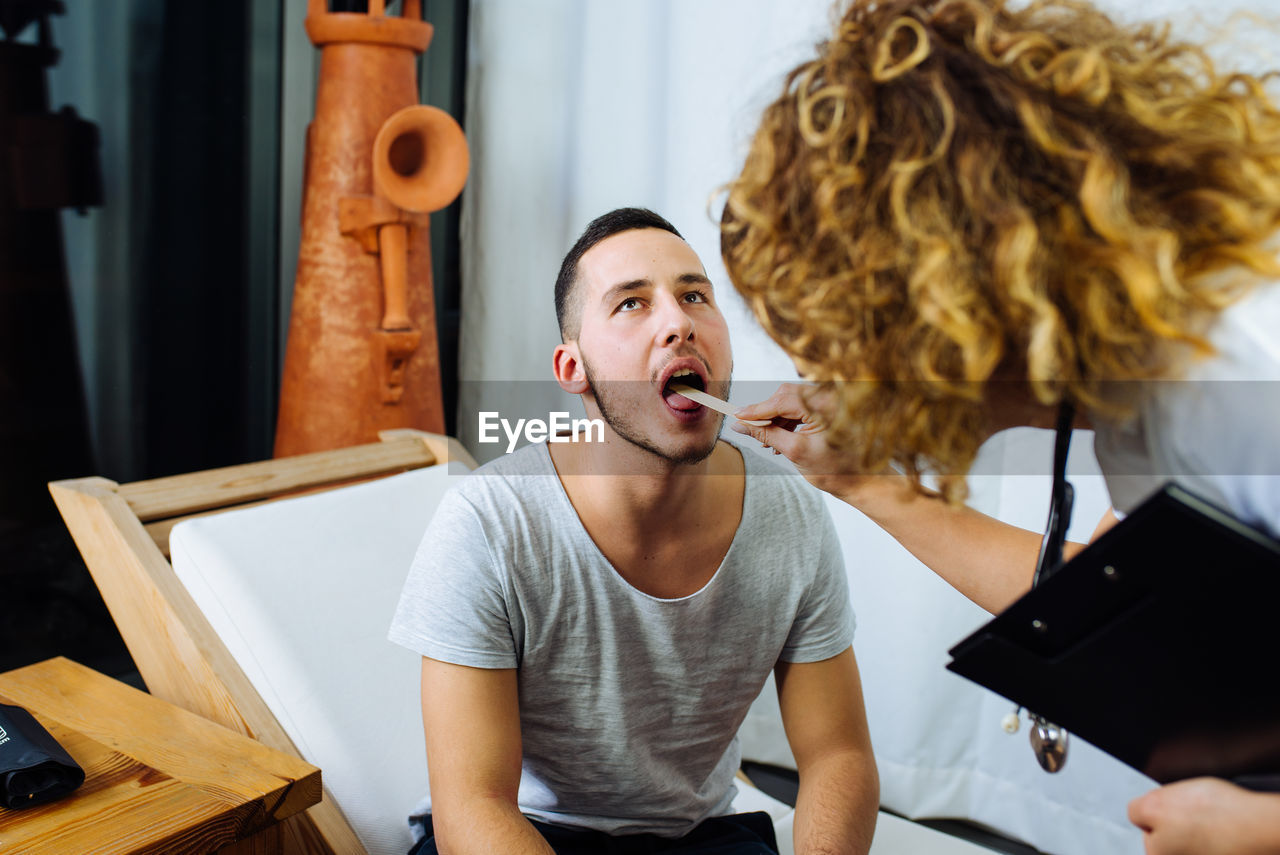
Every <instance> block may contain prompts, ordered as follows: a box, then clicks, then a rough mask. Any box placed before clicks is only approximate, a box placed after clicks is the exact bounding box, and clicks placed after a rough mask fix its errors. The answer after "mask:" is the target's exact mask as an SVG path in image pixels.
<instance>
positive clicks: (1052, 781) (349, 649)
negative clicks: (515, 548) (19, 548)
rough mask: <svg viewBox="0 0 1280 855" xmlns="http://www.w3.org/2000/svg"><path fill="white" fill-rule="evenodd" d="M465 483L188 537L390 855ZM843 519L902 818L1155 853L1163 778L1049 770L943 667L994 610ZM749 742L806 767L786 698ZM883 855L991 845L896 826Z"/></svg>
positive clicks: (1076, 751)
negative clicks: (400, 625)
mask: <svg viewBox="0 0 1280 855" xmlns="http://www.w3.org/2000/svg"><path fill="white" fill-rule="evenodd" d="M1030 439H1031V440H1032V444H1033V445H1034V444H1035V441H1036V440H1037V439H1038V438H1036V437H1030ZM1006 451H1007V449H1002V451H1001V453H1005V452H1006ZM458 477H465V476H464V475H463V474H461V470H460V469H458V468H457V467H455V468H454V470H453V472H452V474H451V473H450V470H449V468H448V467H445V466H434V467H430V468H427V469H421V470H417V471H413V472H408V473H405V474H402V475H396V476H392V477H389V478H385V479H381V480H379V481H375V482H371V483H366V484H360V485H356V486H351V487H346V488H342V489H339V490H335V491H332V492H327V493H321V494H317V495H312V496H304V497H300V498H295V499H287V500H283V501H278V502H275V503H272V504H268V505H264V506H261V507H255V508H251V509H246V510H239V511H229V512H226V513H223V514H219V515H217V516H211V517H203V518H197V519H192V520H189V521H186V522H183V523H180V524H179V525H177V526H176V527H175V528H174V529H173V532H172V534H171V537H170V541H169V543H170V549H171V553H172V562H173V567H174V570H175V572H176V573H177V575H178V577H179V578H180V579H181V581H182V582H183V583H184V584H185V586H186V588H187V589H188V591H189V592H190V593H191V595H192V597H193V599H194V600H195V601H196V603H197V604H198V606H199V608H200V610H201V611H202V612H203V613H204V615H205V616H206V617H207V618H208V620H209V622H210V624H211V625H212V626H213V628H214V629H215V630H216V632H217V633H218V635H219V636H220V637H221V639H222V641H223V643H224V644H225V645H226V647H227V648H228V649H229V651H230V652H231V654H232V655H233V656H234V658H235V659H236V661H237V662H238V663H239V664H240V667H241V668H242V669H243V670H244V672H245V674H246V676H247V677H248V678H249V680H250V681H251V682H252V684H253V685H254V687H255V688H256V689H257V691H258V693H259V694H260V695H261V696H262V698H263V700H264V701H265V702H266V704H267V706H268V707H269V708H270V709H271V711H272V713H274V715H275V717H276V718H277V719H278V720H279V721H280V723H281V725H282V726H283V728H284V729H285V731H286V732H287V733H288V735H289V736H290V737H291V738H292V739H293V741H294V743H295V744H296V745H297V746H298V748H299V750H300V751H301V753H302V754H303V755H304V756H305V757H306V758H307V759H308V760H310V761H311V762H313V763H315V764H316V765H318V766H320V767H321V769H322V770H323V774H324V782H325V785H326V787H327V788H328V790H329V791H330V792H331V793H332V794H333V796H334V798H335V800H336V802H337V804H338V806H339V807H340V808H341V810H342V811H343V813H344V814H345V815H346V817H347V819H348V821H349V822H350V823H351V825H352V827H353V828H354V830H355V831H356V833H357V835H358V836H359V837H360V839H361V842H362V843H363V844H364V846H365V848H366V849H367V850H368V851H369V852H370V853H379V855H381V853H402V852H404V851H405V850H406V849H407V848H408V846H409V843H410V840H409V837H408V831H407V828H406V826H405V817H406V816H407V815H408V813H409V812H410V810H411V808H412V807H413V806H414V804H415V802H417V800H418V799H419V797H420V796H421V794H422V792H423V790H424V788H425V786H426V780H427V776H426V763H425V756H424V749H423V738H422V730H421V720H420V717H419V705H418V704H419V701H418V670H419V662H418V658H417V657H416V656H415V655H414V654H412V653H410V652H409V651H407V650H405V649H402V648H400V647H398V646H396V645H394V644H392V643H390V642H388V641H387V640H386V630H387V625H388V623H389V621H390V617H391V614H392V612H393V610H394V607H395V604H396V601H397V598H398V596H399V591H400V586H401V583H402V581H403V579H404V576H405V574H406V571H407V568H408V566H409V563H410V560H411V559H412V557H413V554H414V551H415V549H416V547H417V545H418V541H419V539H420V537H421V534H422V531H423V529H424V528H425V527H426V524H427V521H428V519H429V518H430V514H431V512H432V509H433V508H434V507H435V505H436V503H437V502H438V501H439V498H440V496H441V495H442V494H443V492H444V491H445V490H447V489H448V487H449V486H450V484H451V483H452V481H453V479H454V478H458ZM1033 480H1034V479H1033ZM1077 480H1079V479H1077ZM974 483H975V492H974V500H975V503H976V504H978V505H979V506H982V507H987V508H991V509H998V508H1000V507H1003V506H1004V505H1005V504H1008V503H1011V502H1012V503H1015V504H1019V505H1020V504H1021V502H1022V500H1021V499H1018V498H1015V497H1014V496H1013V495H1006V494H1009V493H1010V492H1011V491H1010V487H1009V484H1010V479H1009V478H1004V479H999V480H997V479H995V478H994V477H993V478H986V479H985V480H984V478H982V477H980V478H978V479H975V482H974ZM1078 486H1080V487H1082V489H1081V491H1080V492H1081V493H1082V494H1085V493H1087V492H1088V491H1089V486H1088V485H1087V484H1078ZM1038 490H1039V488H1038V487H1031V488H1029V491H1031V492H1037V491H1038ZM1012 492H1013V493H1018V492H1020V490H1013V491H1012ZM1046 492H1047V491H1046ZM1095 498H1096V497H1095ZM832 504H833V507H832V511H833V515H834V516H835V517H836V522H837V527H838V528H839V530H840V531H841V536H842V539H843V542H844V547H845V555H846V561H847V564H848V570H849V574H850V580H851V590H852V596H853V600H854V605H855V608H856V609H857V612H858V618H859V629H858V635H857V641H856V648H857V653H858V657H859V662H860V665H861V668H862V672H863V679H864V683H865V690H866V696H867V704H868V712H869V715H870V720H871V728H872V738H873V741H874V742H875V747H876V752H877V759H878V761H879V764H880V774H881V789H882V800H883V803H884V805H885V806H887V807H889V808H891V809H893V810H894V811H896V812H899V813H902V814H904V815H907V816H911V817H962V818H967V819H971V820H974V821H977V822H979V823H981V824H985V825H988V826H991V827H993V828H995V829H998V830H1000V831H1002V832H1004V833H1006V834H1009V835H1011V836H1014V837H1017V838H1020V839H1022V840H1026V841H1028V842H1031V843H1033V844H1035V845H1036V846H1038V847H1039V848H1041V849H1043V850H1044V851H1046V852H1057V853H1063V855H1066V853H1089V855H1099V853H1101V854H1102V855H1106V853H1116V854H1117V855H1119V853H1121V852H1131V853H1137V852H1139V851H1140V844H1137V843H1136V842H1135V841H1136V837H1135V836H1134V835H1133V834H1132V833H1130V832H1129V831H1128V830H1127V829H1126V828H1125V827H1124V824H1123V809H1124V802H1125V801H1126V800H1127V798H1128V797H1129V796H1130V795H1136V794H1137V793H1139V792H1141V791H1143V790H1144V789H1145V786H1144V782H1142V781H1140V780H1138V776H1136V773H1128V775H1126V772H1127V770H1126V769H1125V768H1124V767H1120V766H1119V764H1117V763H1114V762H1113V761H1108V759H1107V758H1105V757H1103V756H1101V755H1099V754H1098V753H1097V752H1091V751H1089V750H1088V747H1087V746H1084V745H1081V744H1079V743H1077V744H1076V745H1075V746H1073V749H1072V755H1071V758H1070V761H1069V763H1068V766H1067V770H1066V771H1065V772H1064V773H1063V774H1062V775H1060V776H1058V777H1057V778H1050V777H1049V776H1047V775H1044V774H1043V773H1042V772H1040V770H1039V768H1038V767H1036V766H1035V763H1034V761H1033V760H1032V757H1031V755H1030V752H1029V750H1028V749H1027V748H1026V744H1025V738H1012V739H1011V738H1009V737H1007V736H1005V735H1004V734H1003V733H1002V732H1001V731H1000V727H999V721H1000V718H1001V716H1002V715H1004V713H1006V712H1008V711H1009V709H1010V705H1009V704H1006V703H1004V702H1002V701H1000V700H999V699H997V698H995V697H994V696H992V695H990V693H987V692H985V691H983V690H981V689H978V688H977V687H974V686H971V685H969V684H967V683H966V682H965V681H963V680H962V679H961V678H959V677H956V676H954V675H952V674H950V673H948V672H946V671H944V670H943V663H944V662H945V661H946V656H945V653H946V649H947V648H948V647H949V646H950V645H951V644H953V643H954V642H955V641H958V640H959V639H960V638H962V637H963V636H964V635H965V634H966V633H967V632H968V631H969V630H971V629H972V628H974V627H975V626H977V625H978V623H980V622H981V620H982V619H983V615H982V613H981V612H980V610H978V609H977V608H976V607H973V606H972V605H971V604H968V603H967V601H965V600H964V599H963V598H960V597H958V595H955V594H954V592H953V591H951V590H950V589H949V588H947V587H946V586H945V585H944V584H942V583H941V582H939V581H938V580H937V579H936V578H934V577H933V576H932V574H930V573H928V571H926V570H924V569H923V568H921V567H920V566H919V565H918V564H916V563H915V562H914V561H913V560H912V559H910V557H909V556H906V555H905V553H904V552H903V551H902V550H901V549H900V547H898V546H897V544H895V543H894V542H893V541H892V540H891V539H889V538H887V537H885V536H884V535H883V534H882V533H881V532H879V530H878V529H876V528H875V527H874V526H872V525H870V524H869V523H867V522H866V521H865V519H862V518H861V517H860V515H858V514H857V513H856V512H854V511H852V510H851V509H849V508H847V507H844V506H838V505H837V504H836V503H834V502H833V503H832ZM1041 504H1043V502H1042V503H1041ZM1094 504H1096V502H1095V503H1094ZM1079 507H1080V510H1079V512H1078V514H1079V516H1080V517H1086V516H1089V515H1090V509H1091V502H1090V500H1089V499H1088V498H1087V497H1085V496H1083V495H1082V501H1080V502H1079ZM1024 510H1026V511H1027V513H1031V509H1030V508H1029V507H1028V508H1025V509H1024ZM1099 513H1100V511H1099ZM1095 516H1096V515H1095ZM1039 517H1040V518H1042V517H1043V513H1040V515H1039ZM1023 522H1025V523H1026V524H1027V525H1028V526H1029V527H1038V525H1039V523H1038V522H1037V521H1036V519H1028V520H1023ZM904 556H905V557H904ZM742 739H743V746H744V756H745V757H747V758H749V759H755V760H760V761H763V762H769V763H774V764H779V765H788V764H789V763H791V764H793V761H791V759H790V754H789V752H788V750H787V746H786V741H785V738H784V737H783V736H782V731H781V722H780V720H779V718H778V715H777V704H776V700H775V699H774V698H773V697H772V690H771V689H766V692H765V693H764V694H763V695H762V697H761V700H760V701H758V702H757V704H756V706H755V707H753V710H752V714H751V715H750V716H749V718H748V721H747V722H746V724H745V725H744V727H743V730H742ZM739 806H741V807H744V808H747V809H754V807H756V806H760V807H762V808H763V809H767V810H769V811H770V812H771V813H772V814H773V815H774V816H775V823H776V825H777V826H778V828H779V831H780V834H779V837H780V841H781V842H783V845H784V846H785V847H787V848H788V849H789V845H790V840H789V837H790V835H789V829H790V821H791V817H790V809H789V808H788V807H787V806H785V805H783V804H781V803H779V802H776V801H773V800H771V799H769V798H768V797H767V796H765V795H764V794H762V793H758V792H751V791H747V790H744V792H743V795H742V796H741V802H740V805H739ZM873 851H874V853H875V855H897V853H903V855H905V853H912V855H917V853H918V855H965V854H966V853H976V852H982V851H986V850H981V849H979V848H978V847H975V846H972V845H971V844H967V843H963V842H961V841H959V840H956V839H954V838H950V837H947V836H945V835H942V834H940V833H938V832H934V831H931V830H928V829H925V828H923V827H921V826H918V825H914V824H912V823H908V822H904V821H902V820H900V819H897V818H895V817H893V816H889V815H886V814H882V817H881V822H880V825H879V831H878V833H877V839H876V847H875V849H874V850H873Z"/></svg>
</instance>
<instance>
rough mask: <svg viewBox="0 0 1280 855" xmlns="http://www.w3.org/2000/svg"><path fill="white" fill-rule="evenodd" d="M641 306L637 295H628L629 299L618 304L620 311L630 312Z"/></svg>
mask: <svg viewBox="0 0 1280 855" xmlns="http://www.w3.org/2000/svg"><path fill="white" fill-rule="evenodd" d="M639 307H640V301H639V300H637V299H636V298H635V297H628V298H627V299H625V300H623V301H622V302H621V303H619V304H618V311H620V312H629V311H631V310H632V309H638V308H639Z"/></svg>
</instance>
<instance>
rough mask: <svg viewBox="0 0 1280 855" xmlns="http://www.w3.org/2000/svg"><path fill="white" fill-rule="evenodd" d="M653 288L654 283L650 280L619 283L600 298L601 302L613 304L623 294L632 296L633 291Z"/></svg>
mask: <svg viewBox="0 0 1280 855" xmlns="http://www.w3.org/2000/svg"><path fill="white" fill-rule="evenodd" d="M652 286H653V282H652V281H651V280H649V279H632V280H631V281H630V282H619V283H618V284H617V285H614V286H613V287H611V288H610V289H609V290H607V291H605V292H604V296H603V297H601V298H600V302H601V303H612V302H613V301H614V300H615V299H617V298H618V297H621V296H622V295H623V294H630V293H631V292H632V291H640V290H642V289H644V288H649V287H652Z"/></svg>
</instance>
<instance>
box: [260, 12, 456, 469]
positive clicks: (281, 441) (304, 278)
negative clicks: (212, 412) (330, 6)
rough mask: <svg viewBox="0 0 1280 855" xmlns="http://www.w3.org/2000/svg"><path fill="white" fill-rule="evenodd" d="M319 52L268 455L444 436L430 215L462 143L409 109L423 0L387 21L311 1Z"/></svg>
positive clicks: (429, 115) (440, 118)
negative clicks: (392, 431)
mask: <svg viewBox="0 0 1280 855" xmlns="http://www.w3.org/2000/svg"><path fill="white" fill-rule="evenodd" d="M309 3H310V5H309V7H308V14H307V19H306V27H307V34H308V35H309V36H310V38H311V41H312V42H313V43H314V44H315V45H317V46H318V47H319V48H320V49H321V58H320V79H319V84H318V86H317V89H316V111H315V118H314V120H313V121H312V123H311V126H310V127H309V128H308V130H307V160H306V176H305V182H304V187H305V189H304V195H303V204H302V243H301V247H300V249H299V252H298V272H297V279H296V280H295V283H294V293H293V307H292V314H291V317H290V324H289V341H288V347H287V349H286V353H285V364H284V377H283V381H282V384H281V391H280V411H279V420H278V422H277V426H276V445H275V454H276V456H277V457H284V456H288V455H293V454H302V453H305V452H311V451H321V450H325V449H331V448H339V447H344V446H349V445H356V444H359V443H365V442H372V441H376V440H377V432H378V431H380V430H384V429H387V428H402V427H412V428H419V429H422V430H428V431H434V432H443V431H444V413H443V405H442V402H441V393H440V367H439V355H438V351H437V346H436V327H435V308H434V303H433V297H432V287H431V248H430V236H429V233H428V218H427V214H428V212H430V211H436V210H439V209H441V208H443V207H445V206H446V205H448V204H449V203H450V202H451V201H452V200H453V199H454V198H455V197H456V196H457V195H458V193H460V192H461V190H462V185H463V184H464V182H465V181H466V175H467V168H468V163H469V161H468V153H467V146H466V140H465V139H464V137H463V135H462V130H461V129H460V128H459V127H458V125H457V123H456V122H455V121H454V120H453V119H452V118H451V117H450V116H449V115H448V114H447V113H445V112H443V111H441V110H437V109H435V108H433V107H426V106H420V105H419V104H418V84H417V73H416V60H417V55H418V54H420V53H422V52H423V51H424V50H426V48H427V44H428V43H429V42H430V41H431V34H432V27H431V25H430V24H428V23H426V22H424V21H422V20H421V17H422V6H421V0H405V2H404V10H403V14H402V15H401V16H399V17H397V16H388V15H387V14H386V12H385V4H384V2H383V0H370V2H369V11H368V13H367V14H365V13H331V12H329V11H328V10H327V8H326V6H325V0H309Z"/></svg>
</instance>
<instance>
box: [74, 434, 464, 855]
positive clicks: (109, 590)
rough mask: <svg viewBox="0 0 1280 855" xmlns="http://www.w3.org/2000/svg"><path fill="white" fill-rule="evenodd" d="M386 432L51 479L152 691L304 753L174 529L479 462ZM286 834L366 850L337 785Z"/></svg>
mask: <svg viewBox="0 0 1280 855" xmlns="http://www.w3.org/2000/svg"><path fill="white" fill-rule="evenodd" d="M380 438H381V440H382V441H381V442H377V443H372V444H369V445H362V446H356V447H352V448H345V449H340V450H336V451H326V452H320V453H315V454H307V455H301V456H298V457H290V458H282V459H278V460H268V461H262V462H258V463H249V464H245V465H240V466H230V467H226V468H222V469H212V470H208V471H204V472H196V473H192V474H186V475H176V476H173V477H169V478H158V479H154V480H148V481H137V482H134V483H131V484H117V483H115V482H113V481H109V480H107V479H105V478H96V477H93V478H79V479H74V480H67V481H58V482H54V483H52V484H50V485H49V489H50V492H51V493H52V494H53V498H54V501H55V502H56V503H57V506H58V510H59V511H60V513H61V514H62V517H63V519H64V520H65V521H66V524H67V527H68V529H70V531H71V534H72V537H73V538H74V539H75V542H76V545H77V546H78V547H79V549H80V552H81V554H82V555H83V557H84V560H85V563H86V564H87V565H88V567H89V571H90V572H91V573H92V575H93V578H94V581H95V582H96V583H97V586H98V588H99V590H100V591H101V592H102V597H103V599H104V601H105V602H106V604H107V607H108V608H109V609H110V611H111V614H112V616H113V618H114V619H115V622H116V625H117V626H118V627H119V630H120V633H121V635H122V636H123V637H124V640H125V643H126V644H127V645H128V648H129V652H130V653H131V654H132V656H133V660H134V662H135V663H136V664H137V667H138V670H139V672H140V673H141V675H142V678H143V679H144V680H145V681H146V684H147V687H148V689H149V690H150V691H151V693H152V694H153V695H155V696H157V697H159V698H162V699H164V700H166V701H169V702H170V703H173V704H176V705H177V706H180V707H183V708H185V709H187V710H190V711H192V712H194V713H197V714H199V715H201V716H203V717H205V718H208V719H211V720H213V721H216V722H219V723H220V724H222V725H224V726H226V727H229V728H231V729H233V730H236V731H239V732H241V733H244V734H246V735H247V736H250V737H252V738H253V739H256V740H258V741H260V742H262V743H264V744H266V745H269V746H271V747H273V748H276V749H279V750H281V751H285V752H288V753H291V754H293V755H295V756H299V757H301V756H302V754H301V753H300V752H299V751H298V749H297V747H296V746H295V745H294V743H293V742H292V740H291V739H290V738H289V736H288V735H287V734H286V732H285V730H284V728H283V727H282V726H281V724H280V722H279V721H278V720H277V719H276V717H275V716H274V715H273V714H272V712H271V710H270V709H269V708H268V707H267V705H266V703H265V702H264V701H263V699H262V697H261V695H260V694H259V693H258V692H257V690H255V688H254V686H253V685H252V683H251V682H250V680H249V679H248V678H247V677H246V676H245V672H244V671H243V670H242V668H241V667H240V665H239V664H238V663H237V662H236V660H235V659H234V658H233V657H232V655H231V654H230V653H229V651H228V649H227V647H226V646H225V645H224V644H223V642H222V640H221V639H220V638H219V636H218V635H217V633H216V632H215V631H214V630H213V628H212V627H211V625H210V623H209V621H208V619H207V618H206V616H205V615H204V613H202V611H201V610H200V609H199V608H198V607H197V606H196V604H195V602H194V601H193V600H192V597H191V595H190V594H189V593H188V591H187V589H186V588H185V587H184V586H183V584H182V582H181V581H179V579H178V578H177V577H176V575H175V574H174V570H173V566H172V565H171V563H170V559H169V532H170V530H171V529H172V528H173V526H174V525H175V524H177V523H178V522H180V521H182V520H185V519H191V518H193V517H199V516H205V515H209V514H215V513H220V512H222V511H226V510H232V509H237V508H246V507H251V506H254V505H259V504H264V503H267V502H271V501H274V500H276V499H279V498H283V497H291V496H297V495H300V494H304V493H309V492H316V491H323V490H330V489H333V488H335V487H341V486H347V485H350V484H353V483H356V482H360V481H364V480H369V479H374V478H379V477H382V476H386V475H391V474H395V473H401V472H407V471H409V470H413V469H419V468H423V467H427V466H432V465H436V464H442V463H450V462H452V463H455V464H462V465H464V466H466V467H467V468H468V469H469V468H474V466H475V461H474V460H473V459H472V458H471V456H470V455H469V454H468V453H467V451H466V450H465V449H464V448H463V447H462V446H461V445H460V444H459V443H458V442H457V441H456V440H454V439H451V438H448V437H444V436H439V435H435V434H428V433H423V432H419V431H413V430H397V431H384V432H383V433H382V434H380ZM406 572H407V568H406ZM322 773H323V769H322ZM424 783H425V782H424ZM282 836H283V838H284V840H285V850H284V851H286V852H291V853H338V855H348V853H363V852H365V848H364V846H363V845H362V844H361V842H360V840H359V839H358V838H357V836H356V834H355V832H354V831H353V830H352V827H351V825H350V823H349V822H348V821H347V819H346V817H345V816H344V815H343V813H342V811H341V810H340V809H339V808H338V806H337V804H336V803H335V802H334V800H333V798H332V796H331V795H330V793H329V792H328V788H327V787H326V792H325V797H324V799H323V800H322V801H321V803H320V804H318V805H316V806H315V807H313V808H311V809H310V810H308V811H307V812H306V813H303V814H299V815H297V816H295V817H292V818H291V819H289V820H287V821H286V827H285V829H284V833H283V835H282Z"/></svg>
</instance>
